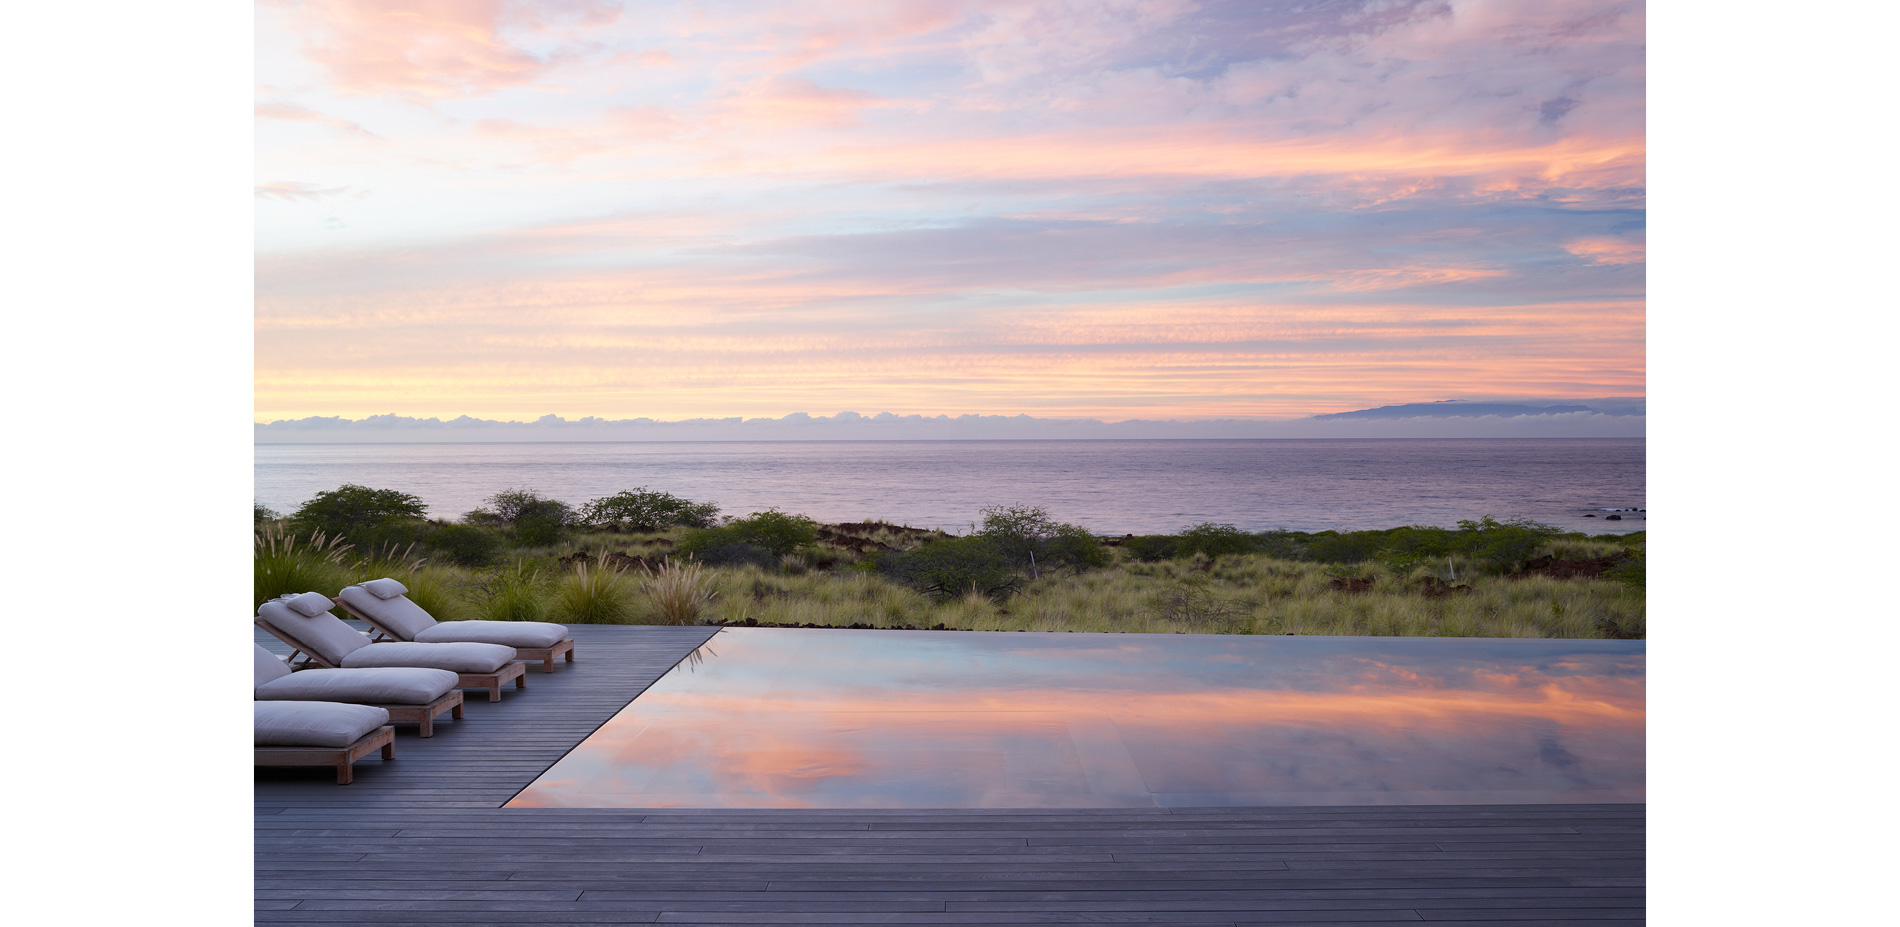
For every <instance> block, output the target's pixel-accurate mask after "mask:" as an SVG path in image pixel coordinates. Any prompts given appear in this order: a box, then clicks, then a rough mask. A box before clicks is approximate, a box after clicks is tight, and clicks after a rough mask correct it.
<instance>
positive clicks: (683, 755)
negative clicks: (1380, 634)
mask: <svg viewBox="0 0 1900 927" xmlns="http://www.w3.org/2000/svg"><path fill="white" fill-rule="evenodd" d="M1644 653H1645V646H1644V643H1643V642H1642V641H1572V640H1563V641H1559V640H1516V639H1513V640H1498V639H1469V638H1370V637H1252V636H1226V635H1185V634H1184V635H1142V634H1037V633H1021V632H1016V633H1012V632H971V631H962V632H959V631H851V630H810V629H777V628H729V629H726V630H724V631H722V632H721V633H719V634H717V635H715V636H714V637H713V638H712V640H710V641H708V642H707V644H706V645H705V646H703V647H701V648H700V649H699V650H698V651H696V652H695V653H694V654H693V655H692V656H691V657H689V658H688V659H687V660H685V661H682V662H681V664H680V665H679V666H678V667H676V668H674V670H673V671H672V672H670V673H668V674H667V675H666V676H664V677H662V678H661V679H660V680H659V681H658V682H656V683H655V684H654V685H653V686H652V687H651V688H650V689H648V690H647V691H646V692H645V693H643V694H642V695H641V696H640V697H639V698H637V699H635V700H634V701H633V702H632V703H630V704H629V705H627V707H626V708H624V709H622V710H621V711H620V712H619V713H618V714H617V715H615V716H614V717H613V718H612V719H611V720H609V721H608V722H607V723H606V724H605V725H603V726H602V727H601V728H600V729H599V730H597V731H595V732H594V734H593V735H592V736H590V737H588V738H587V740H585V741H583V742H582V743H581V744H580V745H579V746H577V747H575V748H574V749H573V750H572V751H571V752H569V753H568V754H567V756H565V757H563V758H562V759H561V760H560V761H559V762H557V763H555V764H554V765H553V766H552V767H550V768H549V769H548V770H547V771H546V772H545V773H543V774H542V776H541V777H540V778H539V779H537V780H535V782H533V783H532V784H530V785H529V786H528V787H527V788H526V789H524V790H522V792H521V793H520V794H518V795H517V796H515V798H514V799H513V800H512V801H510V802H509V803H508V807H579V808H664V807H689V808H1126V807H1143V808H1152V807H1211V806H1275V805H1342V804H1343V805H1361V804H1450V803H1457V804H1467V803H1469V804H1495V803H1551V802H1559V803H1572V802H1641V801H1643V800H1644V795H1643V777H1644V760H1643V726H1644Z"/></svg>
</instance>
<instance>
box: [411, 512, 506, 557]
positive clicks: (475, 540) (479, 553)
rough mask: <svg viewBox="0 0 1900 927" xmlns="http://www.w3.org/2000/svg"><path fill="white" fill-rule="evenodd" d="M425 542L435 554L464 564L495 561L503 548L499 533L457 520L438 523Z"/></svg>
mask: <svg viewBox="0 0 1900 927" xmlns="http://www.w3.org/2000/svg"><path fill="white" fill-rule="evenodd" d="M425 543H426V544H427V546H428V549H429V550H431V551H433V552H435V553H436V554H437V555H438V556H440V557H442V558H443V559H445V560H447V561H448V562H450V563H453V564H455V565H456V566H465V567H485V566H488V565H489V564H491V563H494V562H495V558H496V557H497V556H498V555H500V553H501V548H502V538H501V535H499V534H497V533H495V531H494V529H492V528H483V527H481V526H479V525H470V524H464V523H457V522H449V523H446V524H440V525H437V526H436V529H435V530H434V531H432V532H430V533H429V536H428V538H427V539H426V541H425Z"/></svg>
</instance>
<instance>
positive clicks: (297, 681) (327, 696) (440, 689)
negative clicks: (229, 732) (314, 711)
mask: <svg viewBox="0 0 1900 927" xmlns="http://www.w3.org/2000/svg"><path fill="white" fill-rule="evenodd" d="M251 646H252V647H254V648H256V650H257V660H256V665H255V667H254V668H253V669H254V672H253V674H252V680H253V681H252V683H251V687H252V694H253V697H254V698H255V699H256V700H257V701H260V702H277V701H293V702H347V703H349V704H352V705H374V706H376V707H377V708H381V709H383V710H384V711H387V712H389V720H390V723H392V724H414V725H417V726H418V727H419V728H420V730H418V731H417V733H418V734H420V735H421V736H423V737H432V736H434V735H435V719H436V716H437V715H440V714H442V713H443V712H450V713H451V716H452V717H456V718H460V717H461V716H462V690H461V689H458V688H456V685H457V683H459V682H460V681H461V678H460V677H459V676H457V675H456V674H454V673H451V672H449V671H448V670H441V669H426V668H423V667H411V666H378V667H367V668H364V669H307V670H304V671H302V672H296V673H293V672H291V671H290V667H289V666H286V665H285V664H284V661H283V660H280V659H278V657H277V655H276V654H274V653H271V652H270V651H268V650H265V649H264V648H263V647H261V646H258V645H257V644H252V645H251Z"/></svg>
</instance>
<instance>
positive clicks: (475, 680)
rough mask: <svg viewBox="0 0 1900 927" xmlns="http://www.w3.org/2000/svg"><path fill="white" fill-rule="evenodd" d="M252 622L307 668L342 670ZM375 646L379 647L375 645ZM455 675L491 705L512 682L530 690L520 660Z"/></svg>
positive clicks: (261, 621)
mask: <svg viewBox="0 0 1900 927" xmlns="http://www.w3.org/2000/svg"><path fill="white" fill-rule="evenodd" d="M251 623H252V624H254V625H257V626H258V627H260V628H263V629H264V630H265V631H266V632H268V633H269V634H270V636H272V637H274V638H277V639H278V640H280V641H283V642H284V643H286V644H289V645H290V659H291V660H295V659H297V654H300V653H301V654H304V664H305V665H315V666H321V667H324V668H325V669H342V667H340V666H336V665H334V664H332V663H331V662H330V661H328V660H325V659H324V658H323V657H321V656H319V655H317V652H316V651H314V650H311V649H310V648H309V647H307V646H305V645H304V643H303V642H302V641H300V640H297V639H296V638H294V637H291V636H290V635H288V634H285V633H284V632H282V631H280V630H278V629H276V628H273V627H271V625H270V622H268V621H265V620H264V619H262V618H253V619H251ZM371 646H375V645H374V644H371ZM293 665H294V664H293ZM455 676H456V679H455V684H456V685H457V686H459V687H461V688H464V689H487V690H488V700H489V701H491V702H499V701H501V687H502V686H504V685H507V684H508V683H509V682H513V683H514V684H515V688H517V689H526V688H527V687H528V664H526V663H523V662H521V661H520V660H511V661H509V662H507V663H504V664H502V666H501V668H500V669H498V670H496V671H494V672H492V673H456V674H455ZM439 713H440V712H438V714H439ZM432 717H433V716H432ZM456 717H458V718H459V717H461V715H460V714H459V713H458V714H457V715H456Z"/></svg>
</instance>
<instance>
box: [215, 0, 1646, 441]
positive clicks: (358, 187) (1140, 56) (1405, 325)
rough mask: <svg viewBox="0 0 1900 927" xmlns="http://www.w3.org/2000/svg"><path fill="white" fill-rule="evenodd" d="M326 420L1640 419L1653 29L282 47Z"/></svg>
mask: <svg viewBox="0 0 1900 927" xmlns="http://www.w3.org/2000/svg"><path fill="white" fill-rule="evenodd" d="M255 43H256V44H255V71H256V88H255V93H256V96H255V117H256V121H255V133H256V134H255V143H256V158H255V165H254V167H255V191H254V199H253V205H254V207H255V211H256V212H255V249H256V258H255V289H256V303H255V316H254V325H255V329H254V334H255V352H256V355H255V395H254V403H255V407H254V414H255V419H256V420H257V421H260V422H264V421H271V420H278V419H290V418H301V417H306V416H342V417H344V418H350V419H355V418H363V417H367V416H370V415H378V414H390V413H394V414H398V415H406V416H416V417H440V418H443V419H448V418H453V417H456V416H463V415H468V416H473V417H476V418H488V419H496V420H506V421H527V420H532V419H536V418H539V417H541V416H544V415H560V416H565V417H568V418H580V417H584V416H597V417H601V418H609V419H620V418H635V417H649V418H655V419H659V420H677V419H687V418H699V417H726V416H746V417H755V416H757V417H776V416H783V415H787V414H790V413H799V412H803V413H810V414H813V415H829V414H834V413H838V412H843V411H855V412H858V413H861V414H865V415H873V414H876V413H880V412H890V413H894V414H898V415H914V414H921V415H926V416H930V415H940V414H947V415H953V416H954V415H960V414H970V413H975V414H984V415H1017V414H1028V415H1031V416H1039V417H1088V418H1097V419H1102V420H1105V421H1120V420H1124V419H1131V418H1141V419H1179V420H1201V419H1212V418H1240V419H1286V418H1293V417H1300V416H1306V415H1313V414H1323V413H1333V412H1344V411H1350V410H1353V409H1360V408H1366V407H1371V406H1379V405H1387V404H1394V403H1403V402H1418V401H1435V400H1443V399H1489V398H1499V397H1513V398H1519V397H1537V398H1540V399H1545V400H1549V401H1563V400H1567V399H1580V398H1586V397H1604V396H1641V395H1644V393H1645V378H1646V373H1645V262H1644V257H1645V208H1646V207H1645V172H1646V147H1645V70H1644V69H1645V11H1644V8H1643V5H1642V4H1640V3H1627V2H1595V0H1590V2H1585V0H1556V2H1540V3H1535V4H1526V3H1521V2H1519V3H1513V2H1387V0H1373V2H1323V0H1322V2H1310V3H1284V4H1260V3H1253V2H1233V3H1230V2H1219V0H1201V2H1190V0H892V2H883V3H878V4H836V3H818V2H800V0H790V2H787V0H779V2H738V0H734V2H698V3H692V2H686V3H646V4H639V5H637V6H635V5H623V4H615V3H609V2H593V0H553V2H503V0H434V2H391V0H305V2H294V3H292V2H264V3H261V4H260V5H259V6H258V7H257V16H256V37H255Z"/></svg>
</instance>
